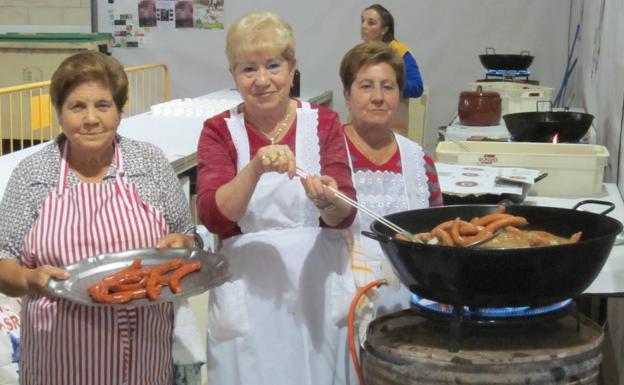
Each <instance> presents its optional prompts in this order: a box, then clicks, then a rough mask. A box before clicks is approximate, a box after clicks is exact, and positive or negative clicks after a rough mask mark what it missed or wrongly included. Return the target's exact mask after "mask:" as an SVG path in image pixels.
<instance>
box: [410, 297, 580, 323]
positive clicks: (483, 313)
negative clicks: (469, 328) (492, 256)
mask: <svg viewBox="0 0 624 385" xmlns="http://www.w3.org/2000/svg"><path fill="white" fill-rule="evenodd" d="M570 303H572V299H566V300H564V301H561V302H557V303H554V304H552V305H547V306H541V307H532V306H521V307H490V308H474V307H470V306H464V307H463V308H464V309H463V310H464V311H463V315H464V317H467V318H471V319H475V320H480V319H482V320H490V319H492V320H500V319H508V318H521V317H531V318H534V317H535V316H538V315H542V314H546V313H550V312H556V311H557V310H561V309H563V308H565V307H566V306H568V305H569V304H570ZM412 304H413V305H414V306H416V307H420V308H423V309H425V310H426V311H433V312H438V313H441V314H446V315H449V316H450V315H452V314H453V305H445V304H441V303H438V302H434V301H431V300H428V299H426V298H422V297H420V296H418V295H416V294H412Z"/></svg>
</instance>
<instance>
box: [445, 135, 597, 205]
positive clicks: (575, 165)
mask: <svg viewBox="0 0 624 385" xmlns="http://www.w3.org/2000/svg"><path fill="white" fill-rule="evenodd" d="M608 159H609V151H608V150H607V148H606V147H604V146H599V145H592V144H569V143H526V142H467V141H462V142H460V141H453V142H440V143H439V144H438V146H437V148H436V160H437V161H439V162H444V163H451V164H463V165H486V166H497V167H523V168H531V169H536V170H539V171H540V172H542V173H544V172H546V173H548V176H547V177H546V178H544V179H543V180H541V181H539V182H537V183H535V184H534V185H533V187H532V188H531V193H532V194H535V195H538V196H552V197H587V196H595V195H598V194H600V192H601V191H602V181H603V177H604V169H605V167H606V165H607V160H608Z"/></svg>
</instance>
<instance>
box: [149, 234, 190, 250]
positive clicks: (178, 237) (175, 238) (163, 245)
mask: <svg viewBox="0 0 624 385" xmlns="http://www.w3.org/2000/svg"><path fill="white" fill-rule="evenodd" d="M194 245H195V238H194V237H193V236H192V235H187V234H181V233H172V234H167V236H165V237H164V238H163V239H161V240H160V242H158V244H157V245H156V248H157V249H173V248H185V249H189V248H192V247H193V246H194Z"/></svg>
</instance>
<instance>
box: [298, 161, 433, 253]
mask: <svg viewBox="0 0 624 385" xmlns="http://www.w3.org/2000/svg"><path fill="white" fill-rule="evenodd" d="M296 173H297V176H299V177H301V178H307V177H308V174H307V173H306V172H305V171H303V170H302V169H300V168H299V167H297V172H296ZM325 188H327V189H329V190H330V191H332V192H333V193H334V194H336V196H337V197H338V198H339V199H340V200H342V201H343V202H345V203H347V204H348V205H350V206H352V207H355V208H356V209H358V210H360V211H361V212H363V213H364V214H366V215H368V216H370V217H371V218H373V219H375V220H377V221H378V222H380V223H381V224H382V225H384V226H386V227H388V228H389V229H391V230H394V231H396V232H397V233H399V234H401V235H402V236H404V237H406V238H407V239H409V240H412V241H414V242H418V243H421V242H422V241H420V240H419V239H416V238H415V237H414V234H412V233H410V232H409V231H407V230H405V229H403V228H401V227H400V226H398V225H396V224H395V223H393V222H391V221H389V220H387V219H386V218H384V217H382V216H380V215H378V214H376V213H375V212H374V211H371V210H369V209H368V208H366V207H364V206H362V205H360V204H359V203H357V202H356V201H354V200H353V199H351V198H349V197H348V196H346V195H344V194H343V193H341V192H340V191H338V190H336V189H335V188H333V187H331V186H325Z"/></svg>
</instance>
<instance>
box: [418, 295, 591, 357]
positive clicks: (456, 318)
mask: <svg viewBox="0 0 624 385" xmlns="http://www.w3.org/2000/svg"><path fill="white" fill-rule="evenodd" d="M464 309H465V307H464V306H459V305H458V306H453V310H452V312H451V313H450V314H447V313H443V312H439V311H435V310H431V309H428V308H425V307H423V306H419V305H415V304H412V307H411V309H410V310H411V311H412V312H413V313H414V314H415V315H419V316H422V317H424V318H427V319H430V320H432V321H436V322H438V323H440V324H445V323H448V331H449V333H448V351H449V352H458V351H459V350H460V348H461V338H462V328H463V327H471V328H508V327H518V326H524V325H529V324H534V323H547V322H551V321H554V320H558V319H560V318H562V317H563V316H566V315H572V316H573V317H575V318H576V323H577V331H578V330H580V318H579V315H580V312H579V311H578V310H577V309H576V304H575V303H574V301H570V302H569V303H567V304H565V305H564V306H562V307H560V308H557V309H555V310H551V311H548V312H544V313H541V314H530V315H526V316H524V315H519V316H511V317H501V316H495V317H494V316H479V315H474V314H467V313H466V311H465V310H464Z"/></svg>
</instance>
